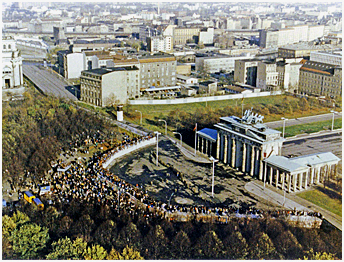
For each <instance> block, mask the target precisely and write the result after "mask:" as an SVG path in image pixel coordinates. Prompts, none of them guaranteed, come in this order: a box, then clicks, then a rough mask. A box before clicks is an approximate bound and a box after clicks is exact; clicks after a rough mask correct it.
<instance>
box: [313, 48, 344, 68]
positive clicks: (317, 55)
mask: <svg viewBox="0 0 344 262" xmlns="http://www.w3.org/2000/svg"><path fill="white" fill-rule="evenodd" d="M310 60H311V61H314V62H321V63H325V64H331V65H338V66H342V51H339V52H322V51H318V52H311V53H310Z"/></svg>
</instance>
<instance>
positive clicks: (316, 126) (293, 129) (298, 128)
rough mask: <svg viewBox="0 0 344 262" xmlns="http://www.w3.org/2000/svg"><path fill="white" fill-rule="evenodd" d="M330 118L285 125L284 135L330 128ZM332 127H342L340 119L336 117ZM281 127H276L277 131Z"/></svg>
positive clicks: (280, 129)
mask: <svg viewBox="0 0 344 262" xmlns="http://www.w3.org/2000/svg"><path fill="white" fill-rule="evenodd" d="M331 126H332V120H326V121H320V122H313V123H308V124H301V125H295V126H287V127H285V137H291V136H296V135H299V134H304V133H307V134H311V133H316V132H319V131H323V130H331ZM333 126H334V127H333V128H334V129H339V128H342V119H341V118H338V119H335V120H334V125H333ZM282 129H283V128H282V127H279V128H276V130H278V131H282Z"/></svg>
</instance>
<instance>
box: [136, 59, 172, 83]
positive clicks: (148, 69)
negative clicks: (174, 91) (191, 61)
mask: <svg viewBox="0 0 344 262" xmlns="http://www.w3.org/2000/svg"><path fill="white" fill-rule="evenodd" d="M138 60H139V63H140V74H141V76H140V85H141V89H147V88H150V87H152V86H155V87H159V86H175V85H176V67H177V61H176V58H175V57H174V56H172V55H159V54H156V55H147V56H142V57H139V58H138Z"/></svg>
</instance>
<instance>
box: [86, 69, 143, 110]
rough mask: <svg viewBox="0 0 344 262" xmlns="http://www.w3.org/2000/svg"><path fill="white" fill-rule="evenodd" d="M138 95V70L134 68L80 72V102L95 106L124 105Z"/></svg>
mask: <svg viewBox="0 0 344 262" xmlns="http://www.w3.org/2000/svg"><path fill="white" fill-rule="evenodd" d="M139 95H140V81H139V69H138V68H137V67H135V66H131V67H130V66H127V67H112V68H97V69H91V70H85V71H82V72H81V77H80V100H81V101H84V102H85V103H88V104H92V105H95V106H101V107H104V106H109V105H112V104H115V103H122V104H124V103H126V102H127V100H128V99H130V98H137V97H139Z"/></svg>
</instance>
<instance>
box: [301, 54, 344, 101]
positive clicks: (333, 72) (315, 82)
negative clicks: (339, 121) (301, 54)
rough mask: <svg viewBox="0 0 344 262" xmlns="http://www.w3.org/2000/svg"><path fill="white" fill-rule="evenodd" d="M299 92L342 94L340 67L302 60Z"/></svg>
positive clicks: (336, 95)
mask: <svg viewBox="0 0 344 262" xmlns="http://www.w3.org/2000/svg"><path fill="white" fill-rule="evenodd" d="M299 92H300V93H301V94H307V95H316V96H327V97H331V98H335V97H338V96H340V97H341V96H342V68H341V67H339V66H335V65H330V64H325V63H320V62H314V61H307V60H303V66H302V67H301V68H300V79H299Z"/></svg>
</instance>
